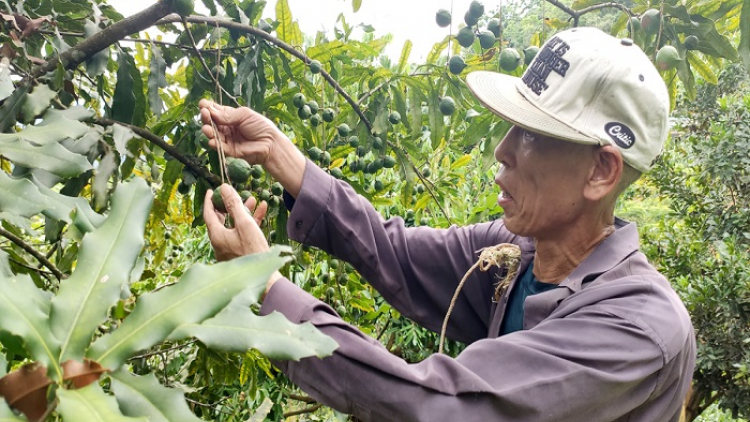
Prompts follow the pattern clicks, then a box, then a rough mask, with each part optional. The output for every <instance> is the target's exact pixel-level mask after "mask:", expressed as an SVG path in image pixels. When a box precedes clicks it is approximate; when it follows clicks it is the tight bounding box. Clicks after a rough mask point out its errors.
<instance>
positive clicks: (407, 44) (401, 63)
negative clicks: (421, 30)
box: [398, 40, 412, 73]
mask: <svg viewBox="0 0 750 422" xmlns="http://www.w3.org/2000/svg"><path fill="white" fill-rule="evenodd" d="M411 47H412V43H411V41H410V40H406V41H404V47H403V48H402V49H401V57H400V58H399V59H398V73H401V72H403V71H404V67H406V65H407V63H408V62H409V55H410V54H411Z"/></svg>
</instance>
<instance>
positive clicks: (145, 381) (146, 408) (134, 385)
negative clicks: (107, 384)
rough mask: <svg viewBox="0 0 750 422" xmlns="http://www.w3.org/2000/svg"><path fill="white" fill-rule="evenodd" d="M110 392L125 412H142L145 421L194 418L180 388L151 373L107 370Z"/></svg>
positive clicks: (191, 420)
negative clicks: (135, 373) (165, 382)
mask: <svg viewBox="0 0 750 422" xmlns="http://www.w3.org/2000/svg"><path fill="white" fill-rule="evenodd" d="M109 378H110V379H111V380H112V392H113V393H114V394H115V398H116V399H117V403H118V404H119V405H120V410H121V411H122V413H123V414H124V415H125V416H133V417H138V416H145V417H147V418H148V420H149V422H176V421H179V422H198V421H200V420H201V419H198V418H197V417H196V416H195V415H194V414H193V412H191V411H190V408H188V406H187V403H186V402H185V395H184V394H183V393H182V391H181V390H178V389H175V388H167V387H164V386H163V385H161V384H159V381H157V380H156V377H155V376H154V374H148V375H144V376H137V375H133V374H131V373H130V372H127V371H124V370H122V369H120V370H118V371H115V372H112V373H111V374H109Z"/></svg>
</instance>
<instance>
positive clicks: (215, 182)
mask: <svg viewBox="0 0 750 422" xmlns="http://www.w3.org/2000/svg"><path fill="white" fill-rule="evenodd" d="M94 122H95V123H98V124H100V125H102V126H111V125H114V124H118V125H123V126H125V127H127V128H129V129H130V130H132V131H133V132H135V134H136V135H138V136H140V137H141V138H143V139H146V140H147V141H149V142H151V143H152V144H154V145H156V146H158V147H159V148H161V149H163V150H164V151H165V152H167V153H168V154H169V155H171V156H172V157H174V158H175V159H176V160H177V161H179V162H181V163H182V164H184V165H185V167H187V168H188V169H190V171H192V172H193V173H194V174H195V175H197V176H199V177H202V178H203V179H205V180H206V181H207V182H208V183H210V184H211V186H212V187H214V188H215V187H217V186H219V185H221V179H219V176H217V175H215V174H213V173H211V172H210V171H209V170H208V169H207V168H205V167H203V166H202V165H200V164H198V163H196V162H195V161H194V160H193V159H192V157H189V156H187V155H185V154H183V153H182V152H181V151H180V150H179V149H177V148H176V147H175V146H173V145H170V144H168V143H166V142H165V141H164V139H162V138H160V137H158V136H156V135H155V134H153V133H151V132H149V131H148V130H146V129H143V128H141V127H138V126H133V125H130V124H127V123H123V122H118V121H117V120H112V119H105V118H100V119H96V120H94Z"/></svg>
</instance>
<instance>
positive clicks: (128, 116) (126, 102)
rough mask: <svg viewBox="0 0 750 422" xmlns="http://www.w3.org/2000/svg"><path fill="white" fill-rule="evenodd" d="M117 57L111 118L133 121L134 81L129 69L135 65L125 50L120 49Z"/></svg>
mask: <svg viewBox="0 0 750 422" xmlns="http://www.w3.org/2000/svg"><path fill="white" fill-rule="evenodd" d="M118 56H119V57H118V59H117V85H115V93H114V95H113V96H112V119H114V120H117V121H120V122H123V123H133V116H134V115H135V91H134V90H135V87H134V84H135V81H134V79H133V76H131V73H130V69H131V67H135V63H134V62H133V58H132V57H131V56H130V54H128V53H127V52H125V51H123V50H120V52H119V53H118Z"/></svg>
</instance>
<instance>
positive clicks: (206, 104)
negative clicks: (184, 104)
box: [198, 98, 216, 108]
mask: <svg viewBox="0 0 750 422" xmlns="http://www.w3.org/2000/svg"><path fill="white" fill-rule="evenodd" d="M213 104H216V103H215V102H213V101H211V100H209V99H207V98H201V100H200V101H198V107H200V108H209V107H211V106H212V105H213Z"/></svg>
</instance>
